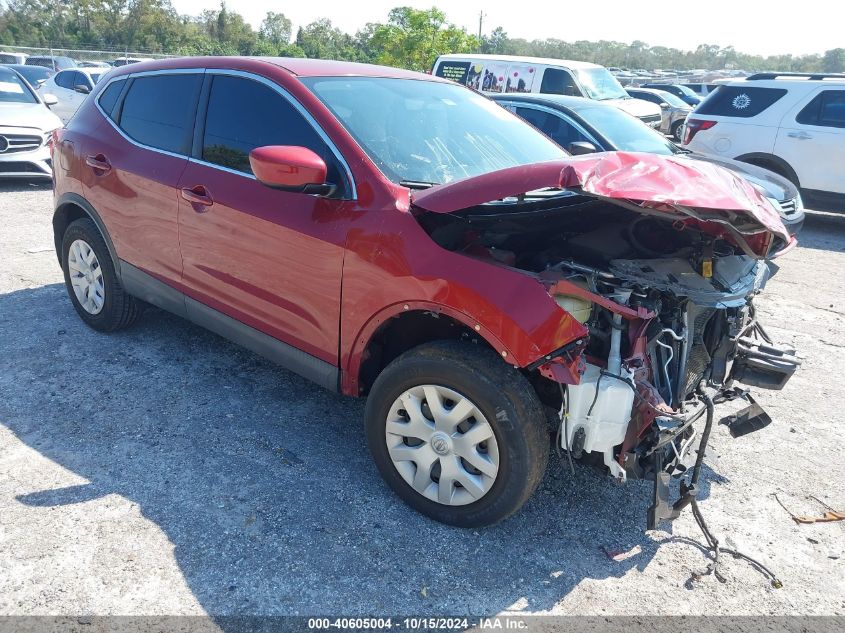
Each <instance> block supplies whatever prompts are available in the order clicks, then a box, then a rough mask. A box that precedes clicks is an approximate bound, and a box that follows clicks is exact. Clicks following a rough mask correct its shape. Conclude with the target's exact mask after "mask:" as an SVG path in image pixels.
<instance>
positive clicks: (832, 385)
mask: <svg viewBox="0 0 845 633" xmlns="http://www.w3.org/2000/svg"><path fill="white" fill-rule="evenodd" d="M51 214H52V194H51V191H50V189H49V187H46V186H35V185H32V184H28V183H19V182H16V183H7V184H0V255H2V261H4V262H6V263H5V264H4V265H3V266H2V267H0V615H21V614H71V615H111V614H136V615H156V614H211V615H218V616H220V615H227V614H229V615H233V614H261V615H266V614H273V615H278V614H324V613H334V614H345V615H351V614H378V613H394V614H398V613H417V614H437V613H451V614H475V615H481V614H494V613H500V612H503V611H513V612H518V613H560V614H592V615H611V614H620V615H621V614H655V615H656V614H707V615H715V614H746V615H753V614H759V615H769V614H805V615H807V614H830V615H833V614H836V615H843V614H845V572H843V557H845V522H840V523H828V524H816V525H796V524H795V523H794V522H793V521H792V520H791V519H790V517H789V515H788V514H787V512H786V511H785V510H784V509H783V508H782V507H781V506H780V505H779V504H778V502H777V500H776V499H775V497H774V495H775V494H777V495H778V498H779V499H780V501H781V502H783V503H784V504H785V505H786V506H787V507H788V508H789V509H790V510H792V511H793V512H794V513H796V514H821V513H822V512H823V511H824V510H825V508H824V506H823V505H822V504H821V503H820V502H819V501H815V500H813V499H810V498H808V496H809V495H813V496H815V497H817V498H818V499H820V500H821V501H822V502H824V503H826V504H829V505H830V506H833V507H835V508H836V509H841V510H845V488H843V485H842V483H843V475H842V441H843V416H842V412H843V410H845V389H843V388H842V383H841V381H842V377H843V376H844V375H845V355H844V352H845V274H843V270H845V216H836V215H830V214H828V215H813V216H812V217H810V218H809V219H808V221H807V225H806V227H805V229H804V232H803V234H802V239H801V246H800V247H799V248H797V249H796V250H794V251H793V252H791V253H789V254H788V255H786V256H785V257H783V258H782V259H780V260H778V262H777V263H778V265H779V266H780V271H779V272H778V274H777V275H776V277H775V278H774V279H773V280H772V281H771V282H770V284H769V286H768V288H767V292H766V294H765V296H764V297H763V298H762V300H761V301H760V302H759V308H760V310H759V311H760V313H761V316H762V318H763V319H764V320H765V322H766V324H767V327H768V330H769V332H770V334H772V335H774V337H775V338H777V339H779V340H780V341H782V342H785V343H790V344H793V345H794V346H795V347H796V348H797V349H798V350H799V355H800V357H801V358H802V359H803V360H804V364H803V367H802V368H801V369H800V370H799V372H798V373H797V374H796V375H795V377H794V378H793V379H792V381H791V382H790V383H789V384H788V385H787V387H786V388H785V389H784V390H783V391H781V392H759V398H758V399H759V401H760V402H761V403H762V404H763V406H764V407H765V408H766V409H767V411H768V412H769V413H770V414H771V415H772V417H773V418H774V423H773V424H771V425H770V426H769V427H767V428H765V429H764V430H762V431H760V432H757V433H754V434H751V435H748V436H745V437H742V438H738V439H732V438H731V436H730V434H729V433H728V431H727V429H726V428H725V427H724V426H719V427H717V428H716V429H715V430H714V434H713V439H712V443H711V446H712V451H711V455H710V456H709V458H708V461H707V463H708V468H707V469H706V471H705V479H706V481H705V483H704V486H703V491H702V496H703V498H704V501H703V502H702V509H703V512H704V514H705V516H706V518H707V520H708V522H709V524H710V525H711V527H712V529H713V530H714V532H715V533H716V534H717V535H718V536H719V537H720V539H721V540H722V541H723V542H724V543H727V544H732V545H733V546H735V547H737V548H738V549H740V550H742V551H744V552H746V553H748V554H750V555H752V556H754V557H755V558H758V559H759V560H760V561H762V562H764V563H765V564H766V565H768V566H769V567H771V568H772V569H773V570H774V571H775V572H776V573H777V575H778V576H779V577H780V578H781V580H782V581H783V588H782V589H775V588H772V587H771V586H770V585H769V583H768V582H767V581H766V579H765V578H764V577H763V576H762V575H761V574H760V573H758V571H756V570H755V569H753V568H752V567H750V566H749V565H747V564H746V563H744V562H742V561H739V560H734V559H732V558H730V557H726V558H725V561H724V565H723V572H724V574H725V575H726V576H727V583H725V584H722V583H720V582H718V581H717V580H716V579H714V578H713V577H712V576H705V577H703V578H701V579H700V580H690V577H691V572H693V571H696V570H701V569H703V568H705V567H706V564H707V558H706V556H705V554H704V553H703V552H702V550H701V549H700V547H699V544H700V543H701V542H702V537H701V534H700V532H699V531H698V528H697V527H696V525H695V523H694V521H693V519H692V516H691V515H690V514H689V513H687V514H685V515H684V516H682V517H681V518H680V519H678V520H677V521H675V522H674V523H673V524H671V525H665V529H664V530H661V531H655V532H649V533H644V532H643V528H644V525H645V514H646V509H647V507H648V505H649V499H650V491H651V488H650V483H649V482H629V483H628V484H626V485H624V486H620V485H618V484H616V483H614V482H613V481H612V480H610V479H609V478H606V477H603V476H601V475H600V474H599V473H598V472H597V471H596V470H593V469H591V468H587V467H581V466H576V472H575V476H574V477H573V476H572V475H571V474H570V473H569V470H568V467H567V465H566V464H565V463H561V462H560V461H559V460H558V459H557V458H556V457H555V456H553V457H552V460H551V463H550V466H549V470H548V473H547V477H546V479H545V482H544V483H543V485H542V486H541V488H540V489H539V490H538V492H537V494H536V495H535V496H534V497H533V498H532V500H531V501H530V502H529V503H528V504H527V505H526V507H525V508H524V509H523V511H522V512H521V513H520V514H518V515H517V516H516V517H514V518H512V519H511V520H509V521H507V522H505V523H503V524H501V525H499V526H496V527H493V528H488V529H484V530H460V529H456V528H450V527H446V526H443V525H439V524H436V523H433V522H432V521H429V520H428V519H426V518H424V517H422V516H420V515H418V514H416V513H415V512H413V511H412V510H410V509H409V508H408V507H406V506H405V505H403V504H402V503H401V502H400V501H399V500H398V499H397V498H396V497H395V496H394V495H393V494H392V493H391V492H390V491H389V490H388V489H387V487H386V486H385V485H384V484H383V483H382V481H381V479H380V478H379V476H378V473H377V472H376V469H375V467H374V466H373V464H372V463H371V461H370V458H369V454H368V452H367V449H366V445H365V439H364V433H363V427H362V422H361V418H362V411H363V402H362V401H358V400H353V399H348V398H344V397H342V396H339V395H334V394H331V393H328V392H325V391H323V390H321V389H320V388H318V387H316V386H314V385H312V384H310V383H308V382H307V381H305V380H304V379H301V378H299V377H298V376H296V375H294V374H291V373H288V372H286V371H284V370H281V369H279V368H277V367H275V366H273V365H271V364H270V363H269V362H267V361H265V360H263V359H261V358H259V357H257V356H255V355H253V354H251V353H249V352H246V351H244V350H241V349H239V348H237V347H235V346H234V345H231V344H229V343H227V342H226V341H224V340H223V339H221V338H219V337H217V336H215V335H213V334H210V333H208V332H206V331H204V330H202V329H200V328H198V327H196V326H193V325H191V324H189V323H187V322H186V321H183V320H181V319H179V318H176V317H173V316H170V315H168V314H166V313H163V312H160V311H158V310H153V309H150V310H148V311H147V312H146V313H145V314H144V315H143V316H142V318H141V319H140V320H139V322H138V323H137V324H136V325H135V326H134V327H133V328H131V329H130V330H127V331H125V332H121V333H119V334H114V335H103V334H98V333H96V332H94V331H92V330H90V329H88V328H86V327H85V326H84V325H83V324H82V322H81V321H80V320H79V318H78V317H77V316H76V314H75V313H74V311H73V309H72V308H71V305H70V302H69V301H68V298H67V296H66V293H65V288H64V285H63V283H62V277H61V273H60V270H59V267H58V265H57V262H56V256H55V254H54V252H53V237H52V232H51V224H50V219H51Z"/></svg>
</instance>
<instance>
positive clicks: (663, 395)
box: [543, 229, 800, 529]
mask: <svg viewBox="0 0 845 633" xmlns="http://www.w3.org/2000/svg"><path fill="white" fill-rule="evenodd" d="M601 232H602V233H608V232H607V231H606V230H605V229H602V230H601ZM588 238H589V239H588V240H587V241H592V236H588ZM575 241H576V242H581V241H582V238H581V236H579V237H578V238H576V239H575ZM595 243H602V244H605V245H606V244H607V243H608V241H603V240H596V242H595ZM629 245H630V244H629ZM605 248H606V246H605ZM634 250H640V251H641V249H637V248H635V249H634ZM669 250H671V249H669ZM625 254H626V252H625V249H624V248H619V249H617V250H614V251H613V252H611V253H608V257H607V260H606V261H605V262H604V263H603V265H601V264H597V265H595V266H587V265H585V264H583V263H580V262H577V263H576V262H573V261H572V260H568V259H567V260H562V261H560V262H557V263H554V264H552V265H551V266H549V267H548V268H547V270H546V271H545V272H544V273H543V277H544V278H545V279H546V280H548V281H549V282H550V283H551V286H550V292H551V293H552V294H553V296H554V297H555V299H556V301H557V302H558V304H559V305H561V306H565V305H566V306H570V307H571V309H572V310H574V312H570V313H571V314H572V315H573V316H574V317H575V318H576V319H577V320H579V321H581V322H582V323H584V324H585V325H586V326H587V327H588V329H589V332H590V335H589V338H588V341H587V344H586V348H585V350H584V357H585V364H584V370H583V372H582V373H581V374H579V376H578V380H577V382H573V383H570V384H567V385H566V389H565V393H564V396H563V402H562V406H561V410H560V416H561V421H560V425H561V434H560V437H561V448H562V449H563V450H566V451H568V452H569V454H570V455H571V456H572V457H575V458H582V459H584V458H586V459H588V460H591V461H593V462H596V461H600V463H601V464H603V465H604V466H605V467H606V468H607V469H608V471H609V472H610V474H611V475H612V476H614V477H616V478H617V479H620V480H625V479H627V478H628V477H632V478H638V479H654V481H655V488H654V503H653V505H652V508H651V510H650V512H649V519H648V527H649V529H654V528H656V527H657V526H658V524H659V523H660V521H662V520H666V519H673V518H675V517H676V516H677V515H678V513H679V512H680V511H681V510H682V509H683V507H685V506H686V505H687V504H688V503H689V500H690V499H691V498H692V497H693V496H694V495H695V487H694V486H690V485H689V484H688V483H686V482H685V483H683V484H682V487H681V490H682V496H681V499H680V500H679V501H678V502H676V503H675V504H674V505H673V506H670V505H669V503H668V494H669V485H668V482H669V479H670V478H671V477H676V478H681V477H684V476H685V475H686V474H688V473H690V472H692V469H693V467H694V466H695V463H696V461H697V457H698V454H699V453H700V452H701V451H703V450H704V446H702V444H703V443H706V438H702V434H701V432H700V431H698V430H697V428H698V427H700V426H701V424H699V423H700V422H703V421H704V420H706V419H707V415H708V410H707V409H708V404H707V402H708V401H710V400H712V399H715V400H727V399H733V398H736V397H748V398H749V401H750V406H749V407H748V408H747V410H744V411H746V413H745V415H744V418H745V428H746V429H752V430H756V429H757V428H762V426H765V423H761V422H760V419H761V417H763V416H765V414H764V412H763V411H762V409H761V408H760V407H759V405H758V404H756V403H755V402H754V401H753V399H750V396H748V394H747V391H738V390H735V389H733V388H732V385H733V383H734V381H741V382H742V383H744V384H746V385H749V386H755V387H760V388H766V389H781V388H782V387H783V386H784V384H785V383H786V382H787V381H788V380H789V378H790V377H791V376H792V374H793V373H794V372H795V370H796V368H797V367H798V365H799V364H800V362H799V361H798V360H797V358H796V357H795V351H794V350H792V349H787V348H783V347H779V346H777V345H775V344H774V343H773V342H772V340H771V338H770V337H769V336H768V334H767V333H766V331H765V329H764V328H763V327H762V326H761V325H760V323H759V322H758V320H757V317H756V313H755V310H754V304H753V300H754V297H755V295H756V294H757V293H758V292H759V291H760V290H761V289H762V288H763V286H764V285H765V283H766V281H767V279H768V277H769V266H768V264H767V263H766V262H765V261H760V260H754V259H752V258H750V257H747V256H745V255H741V254H737V253H735V252H732V251H731V250H730V249H728V248H725V247H724V245H719V244H714V243H712V242H708V241H706V240H704V241H701V242H698V241H697V240H693V242H692V243H687V244H685V245H684V246H683V247H682V248H680V249H678V250H675V251H672V252H667V253H666V254H665V256H664V257H662V258H659V257H655V255H656V253H654V252H651V253H645V254H646V255H648V256H647V257H644V258H639V257H633V258H632V257H624V256H623V255H625ZM555 277H557V280H554V279H555ZM561 297H566V298H567V299H566V301H563V300H562V299H561ZM590 298H592V299H593V301H592V302H591V305H590V308H589V316H587V306H586V303H587V302H588V301H589V300H590ZM576 299H577V301H576ZM568 311H569V310H568ZM585 317H586V318H585ZM705 394H707V395H705ZM737 417H739V418H743V412H740V413H739V414H737ZM708 424H712V420H711V421H710V422H709V423H708ZM745 432H748V431H745ZM732 433H733V430H732ZM708 434H709V428H708ZM696 479H697V477H696Z"/></svg>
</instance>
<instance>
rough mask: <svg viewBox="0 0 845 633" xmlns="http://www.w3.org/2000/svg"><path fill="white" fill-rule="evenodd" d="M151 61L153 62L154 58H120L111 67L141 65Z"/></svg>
mask: <svg viewBox="0 0 845 633" xmlns="http://www.w3.org/2000/svg"><path fill="white" fill-rule="evenodd" d="M151 61H153V58H152V57H118V58H117V59H115V60H114V61H113V62H112V63H111V65H112V66H114V67H115V68H117V67H120V66H127V65H129V64H140V63H141V62H151Z"/></svg>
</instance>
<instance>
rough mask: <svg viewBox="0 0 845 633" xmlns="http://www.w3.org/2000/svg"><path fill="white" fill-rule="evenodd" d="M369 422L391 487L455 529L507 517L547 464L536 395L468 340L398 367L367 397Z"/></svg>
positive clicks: (416, 353)
mask: <svg viewBox="0 0 845 633" xmlns="http://www.w3.org/2000/svg"><path fill="white" fill-rule="evenodd" d="M365 420H366V430H367V441H368V443H369V446H370V451H371V452H372V455H373V459H374V460H375V462H376V466H377V467H378V469H379V471H380V473H381V475H382V477H383V478H384V479H385V481H386V482H387V484H388V485H389V486H390V487H391V488H392V489H393V490H394V492H396V494H398V495H399V497H400V498H402V500H403V501H405V502H406V503H407V504H408V505H410V506H411V507H412V508H414V509H415V510H417V511H419V512H421V513H422V514H425V515H426V516H429V517H431V518H432V519H434V520H436V521H440V522H441V523H447V524H449V525H456V526H460V527H482V526H487V525H492V524H494V523H497V522H499V521H501V520H503V519H505V518H507V517H509V516H511V515H512V514H514V513H515V512H516V511H517V510H519V509H520V508H521V507H522V506H523V504H524V503H525V502H526V501H527V500H528V498H529V497H530V496H531V494H532V493H533V492H534V490H535V489H536V488H537V486H538V485H539V483H540V481H541V480H542V477H543V474H544V473H545V470H546V465H547V463H548V459H549V436H548V431H547V428H546V418H545V414H544V411H543V407H542V405H541V404H540V401H539V399H538V398H537V395H536V393H535V391H534V389H533V388H532V387H531V385H530V384H529V383H528V381H527V380H526V379H525V377H524V376H523V375H522V374H520V373H519V372H518V371H517V370H515V369H514V368H513V367H511V366H509V365H507V364H506V363H505V362H503V361H502V359H501V358H499V357H498V356H497V355H496V354H495V352H492V351H491V350H489V349H486V348H480V347H479V346H477V345H475V344H472V343H468V342H458V341H438V342H435V343H428V344H425V345H421V346H419V347H416V348H414V349H412V350H410V351H408V352H406V353H405V354H403V355H402V356H400V357H399V358H397V359H396V360H394V361H393V362H392V363H391V364H390V365H388V366H387V368H386V369H385V370H384V371H383V372H382V373H381V374H380V375H379V377H378V378H377V379H376V381H375V384H374V385H373V388H372V390H371V391H370V395H369V397H368V399H367V406H366V413H365Z"/></svg>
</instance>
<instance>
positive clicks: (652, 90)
mask: <svg viewBox="0 0 845 633" xmlns="http://www.w3.org/2000/svg"><path fill="white" fill-rule="evenodd" d="M625 91H626V92H648V93H651V94H654V95H663V94H666V91H665V90H661V89H660V88H643V87H640V86H625ZM669 94H672V93H671V92H670V93H669Z"/></svg>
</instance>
